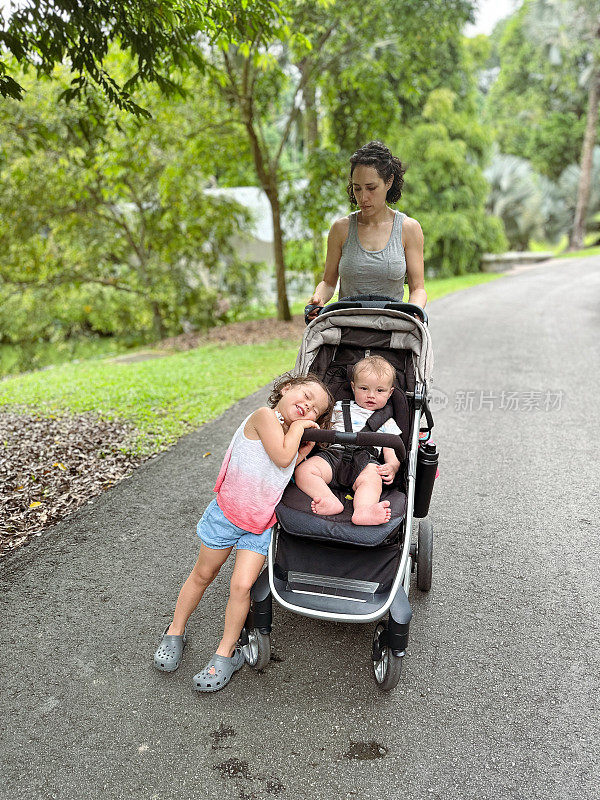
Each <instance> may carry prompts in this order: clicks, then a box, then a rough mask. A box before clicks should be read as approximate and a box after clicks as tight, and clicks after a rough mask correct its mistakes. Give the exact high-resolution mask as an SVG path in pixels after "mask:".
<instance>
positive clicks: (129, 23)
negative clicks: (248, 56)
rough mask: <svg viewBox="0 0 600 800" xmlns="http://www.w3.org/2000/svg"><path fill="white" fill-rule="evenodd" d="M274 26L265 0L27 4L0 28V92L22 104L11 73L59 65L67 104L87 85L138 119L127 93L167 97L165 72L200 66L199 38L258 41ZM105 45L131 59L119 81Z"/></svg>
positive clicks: (276, 21) (274, 12)
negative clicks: (146, 87) (64, 68)
mask: <svg viewBox="0 0 600 800" xmlns="http://www.w3.org/2000/svg"><path fill="white" fill-rule="evenodd" d="M281 24H282V20H281V16H280V14H279V9H278V8H277V5H276V4H275V3H274V2H271V0H160V2H159V1H158V0H128V2H125V3H111V2H108V0H101V2H95V3H87V2H83V0H74V1H73V0H30V1H29V2H28V3H27V5H26V6H24V7H21V8H17V9H16V10H15V11H13V13H12V15H11V16H10V17H9V19H8V21H7V22H6V23H5V25H4V26H3V29H2V30H0V46H2V45H3V46H4V48H5V49H6V50H7V51H8V52H10V53H12V55H13V57H14V59H15V61H14V62H11V61H10V60H8V59H6V58H5V59H4V60H0V94H1V95H2V96H4V97H12V98H14V99H21V98H22V96H23V91H24V89H23V86H22V84H21V83H20V82H19V80H20V79H18V80H17V79H15V77H14V76H16V77H17V78H18V74H17V73H18V69H19V68H25V67H33V68H35V70H36V71H37V73H38V75H41V74H44V75H51V74H52V70H53V69H54V67H55V66H57V65H61V64H67V65H68V66H69V67H70V68H71V71H72V72H73V77H72V80H71V85H70V86H69V87H68V88H67V89H66V90H65V93H64V96H65V97H66V98H67V99H71V98H80V97H81V96H82V95H85V94H86V92H87V89H88V87H89V85H90V84H91V85H93V86H96V87H100V88H101V89H102V91H103V92H104V94H105V96H106V97H107V98H108V99H109V100H110V101H111V102H113V103H115V104H116V105H117V106H119V107H121V108H125V109H128V110H129V111H132V112H133V113H135V114H146V113H147V112H146V111H145V110H144V109H143V108H141V107H140V106H139V105H138V104H137V103H136V102H135V101H134V99H133V97H132V94H131V89H132V88H133V87H134V86H135V85H136V84H138V83H139V82H148V81H150V82H153V83H156V84H157V85H158V86H159V87H160V88H161V89H162V90H163V91H165V92H168V93H171V92H173V91H174V90H176V89H178V88H181V87H180V85H178V84H177V82H176V81H174V80H173V78H172V76H171V70H172V68H173V67H175V68H177V69H180V68H181V67H183V66H185V65H187V64H194V65H196V66H197V67H203V65H204V63H205V53H206V49H205V48H203V47H201V46H200V47H199V46H198V45H199V41H198V36H199V35H201V36H203V37H204V38H205V40H208V41H209V42H221V43H223V42H234V43H243V42H245V41H247V40H249V39H250V40H252V41H261V40H262V39H263V38H264V37H268V36H271V35H272V34H273V33H274V32H275V31H276V30H277V29H278V28H279V27H280V25H281ZM112 43H116V44H118V46H119V47H120V48H121V49H122V50H123V51H125V52H127V53H129V55H130V56H131V63H132V69H131V71H130V74H129V75H128V76H126V78H125V79H124V80H121V79H120V78H119V79H117V77H116V75H115V74H114V73H112V72H111V71H110V70H107V68H106V61H107V57H108V53H109V49H110V46H111V44H112ZM0 53H1V50H0Z"/></svg>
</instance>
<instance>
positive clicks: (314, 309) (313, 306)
mask: <svg viewBox="0 0 600 800" xmlns="http://www.w3.org/2000/svg"><path fill="white" fill-rule="evenodd" d="M321 308H323V305H322V304H319V303H307V305H305V306H304V321H305V322H306V324H307V325H308V323H309V322H312V321H313V319H316V318H317V317H318V316H319V311H320V309H321Z"/></svg>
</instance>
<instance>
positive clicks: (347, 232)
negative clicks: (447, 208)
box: [309, 142, 427, 316]
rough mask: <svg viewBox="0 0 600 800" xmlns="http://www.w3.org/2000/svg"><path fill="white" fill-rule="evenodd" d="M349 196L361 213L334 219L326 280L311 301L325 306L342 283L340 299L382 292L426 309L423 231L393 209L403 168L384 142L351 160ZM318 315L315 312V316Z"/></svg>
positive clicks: (324, 276)
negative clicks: (406, 296) (405, 291)
mask: <svg viewBox="0 0 600 800" xmlns="http://www.w3.org/2000/svg"><path fill="white" fill-rule="evenodd" d="M350 165H351V166H350V180H349V182H348V187H347V191H348V196H349V197H350V202H351V204H352V205H353V206H356V205H358V206H359V210H358V211H354V212H352V213H351V214H349V215H348V216H347V217H342V218H341V219H338V220H336V221H335V222H334V223H333V225H332V226H331V230H330V231H329V237H328V239H327V258H326V260H325V272H324V274H323V280H322V281H321V283H319V285H318V286H317V288H316V289H315V291H314V294H313V296H312V297H311V299H310V300H309V303H311V304H312V305H318V306H324V305H325V304H326V303H328V302H329V300H331V298H332V297H333V294H334V292H335V287H336V285H337V282H338V278H339V279H340V292H339V296H340V297H352V296H354V295H358V294H380V295H387V296H389V297H393V298H394V299H396V300H402V297H403V293H404V278H405V276H406V279H407V282H408V289H409V296H408V302H409V303H414V304H415V305H418V306H421V308H424V307H425V303H426V302H427V293H426V291H425V282H424V270H423V232H422V230H421V226H420V225H419V223H418V222H417V220H416V219H411V218H410V217H408V216H406V214H403V213H402V212H401V211H394V210H393V209H391V208H390V207H389V206H388V205H387V203H395V202H397V201H398V200H399V199H400V195H401V194H402V185H403V183H404V178H403V176H404V172H405V169H404V167H403V166H402V164H401V162H400V159H399V158H395V157H394V156H393V155H392V153H391V151H390V150H389V149H388V148H387V147H386V146H385V145H384V144H382V142H369V144H366V145H364V146H363V147H361V148H360V149H359V150H357V151H356V153H354V155H353V156H352V157H351V159H350ZM315 315H316V311H315V312H314V313H313V314H311V316H315Z"/></svg>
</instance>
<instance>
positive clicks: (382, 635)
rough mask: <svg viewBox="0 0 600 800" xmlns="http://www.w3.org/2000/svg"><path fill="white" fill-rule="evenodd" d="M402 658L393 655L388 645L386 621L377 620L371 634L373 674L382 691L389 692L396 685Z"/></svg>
mask: <svg viewBox="0 0 600 800" xmlns="http://www.w3.org/2000/svg"><path fill="white" fill-rule="evenodd" d="M402 658H403V656H396V655H394V653H393V652H392V650H391V649H390V647H389V646H388V637H387V622H379V623H378V625H377V627H376V628H375V633H374V634H373V675H374V677H375V683H376V684H377V686H378V687H379V688H380V689H381V691H382V692H389V691H390V690H391V689H395V688H396V686H397V685H398V681H399V680H400V674H401V672H402Z"/></svg>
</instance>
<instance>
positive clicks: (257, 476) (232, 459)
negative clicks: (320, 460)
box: [214, 415, 296, 533]
mask: <svg viewBox="0 0 600 800" xmlns="http://www.w3.org/2000/svg"><path fill="white" fill-rule="evenodd" d="M249 419H250V415H248V416H247V417H246V419H245V420H244V421H243V422H242V424H241V425H240V427H239V428H238V429H237V431H236V432H235V433H234V435H233V439H232V440H231V444H230V445H229V448H228V450H227V452H226V453H225V458H224V459H223V463H222V464H221V469H220V471H219V475H218V477H217V482H216V484H215V488H214V491H215V492H216V493H217V503H218V504H219V508H220V509H221V511H222V512H223V514H225V516H226V517H227V519H228V520H229V521H230V522H233V524H234V525H237V526H238V528H242V530H244V531H249V532H250V533H263V532H264V531H266V530H267V528H270V527H271V526H272V525H274V524H275V506H276V505H277V503H278V502H279V501H280V500H281V495H282V494H283V490H284V489H285V487H286V486H287V485H288V483H289V480H290V478H291V477H292V473H293V472H294V467H295V466H296V458H294V459H292V463H291V464H289V465H288V466H287V467H278V466H277V465H276V464H274V463H273V461H271V459H270V458H269V456H268V455H267V451H266V450H265V448H264V445H263V443H262V442H261V440H260V439H248V437H247V436H246V435H245V434H244V426H245V425H246V422H248V420H249Z"/></svg>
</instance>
